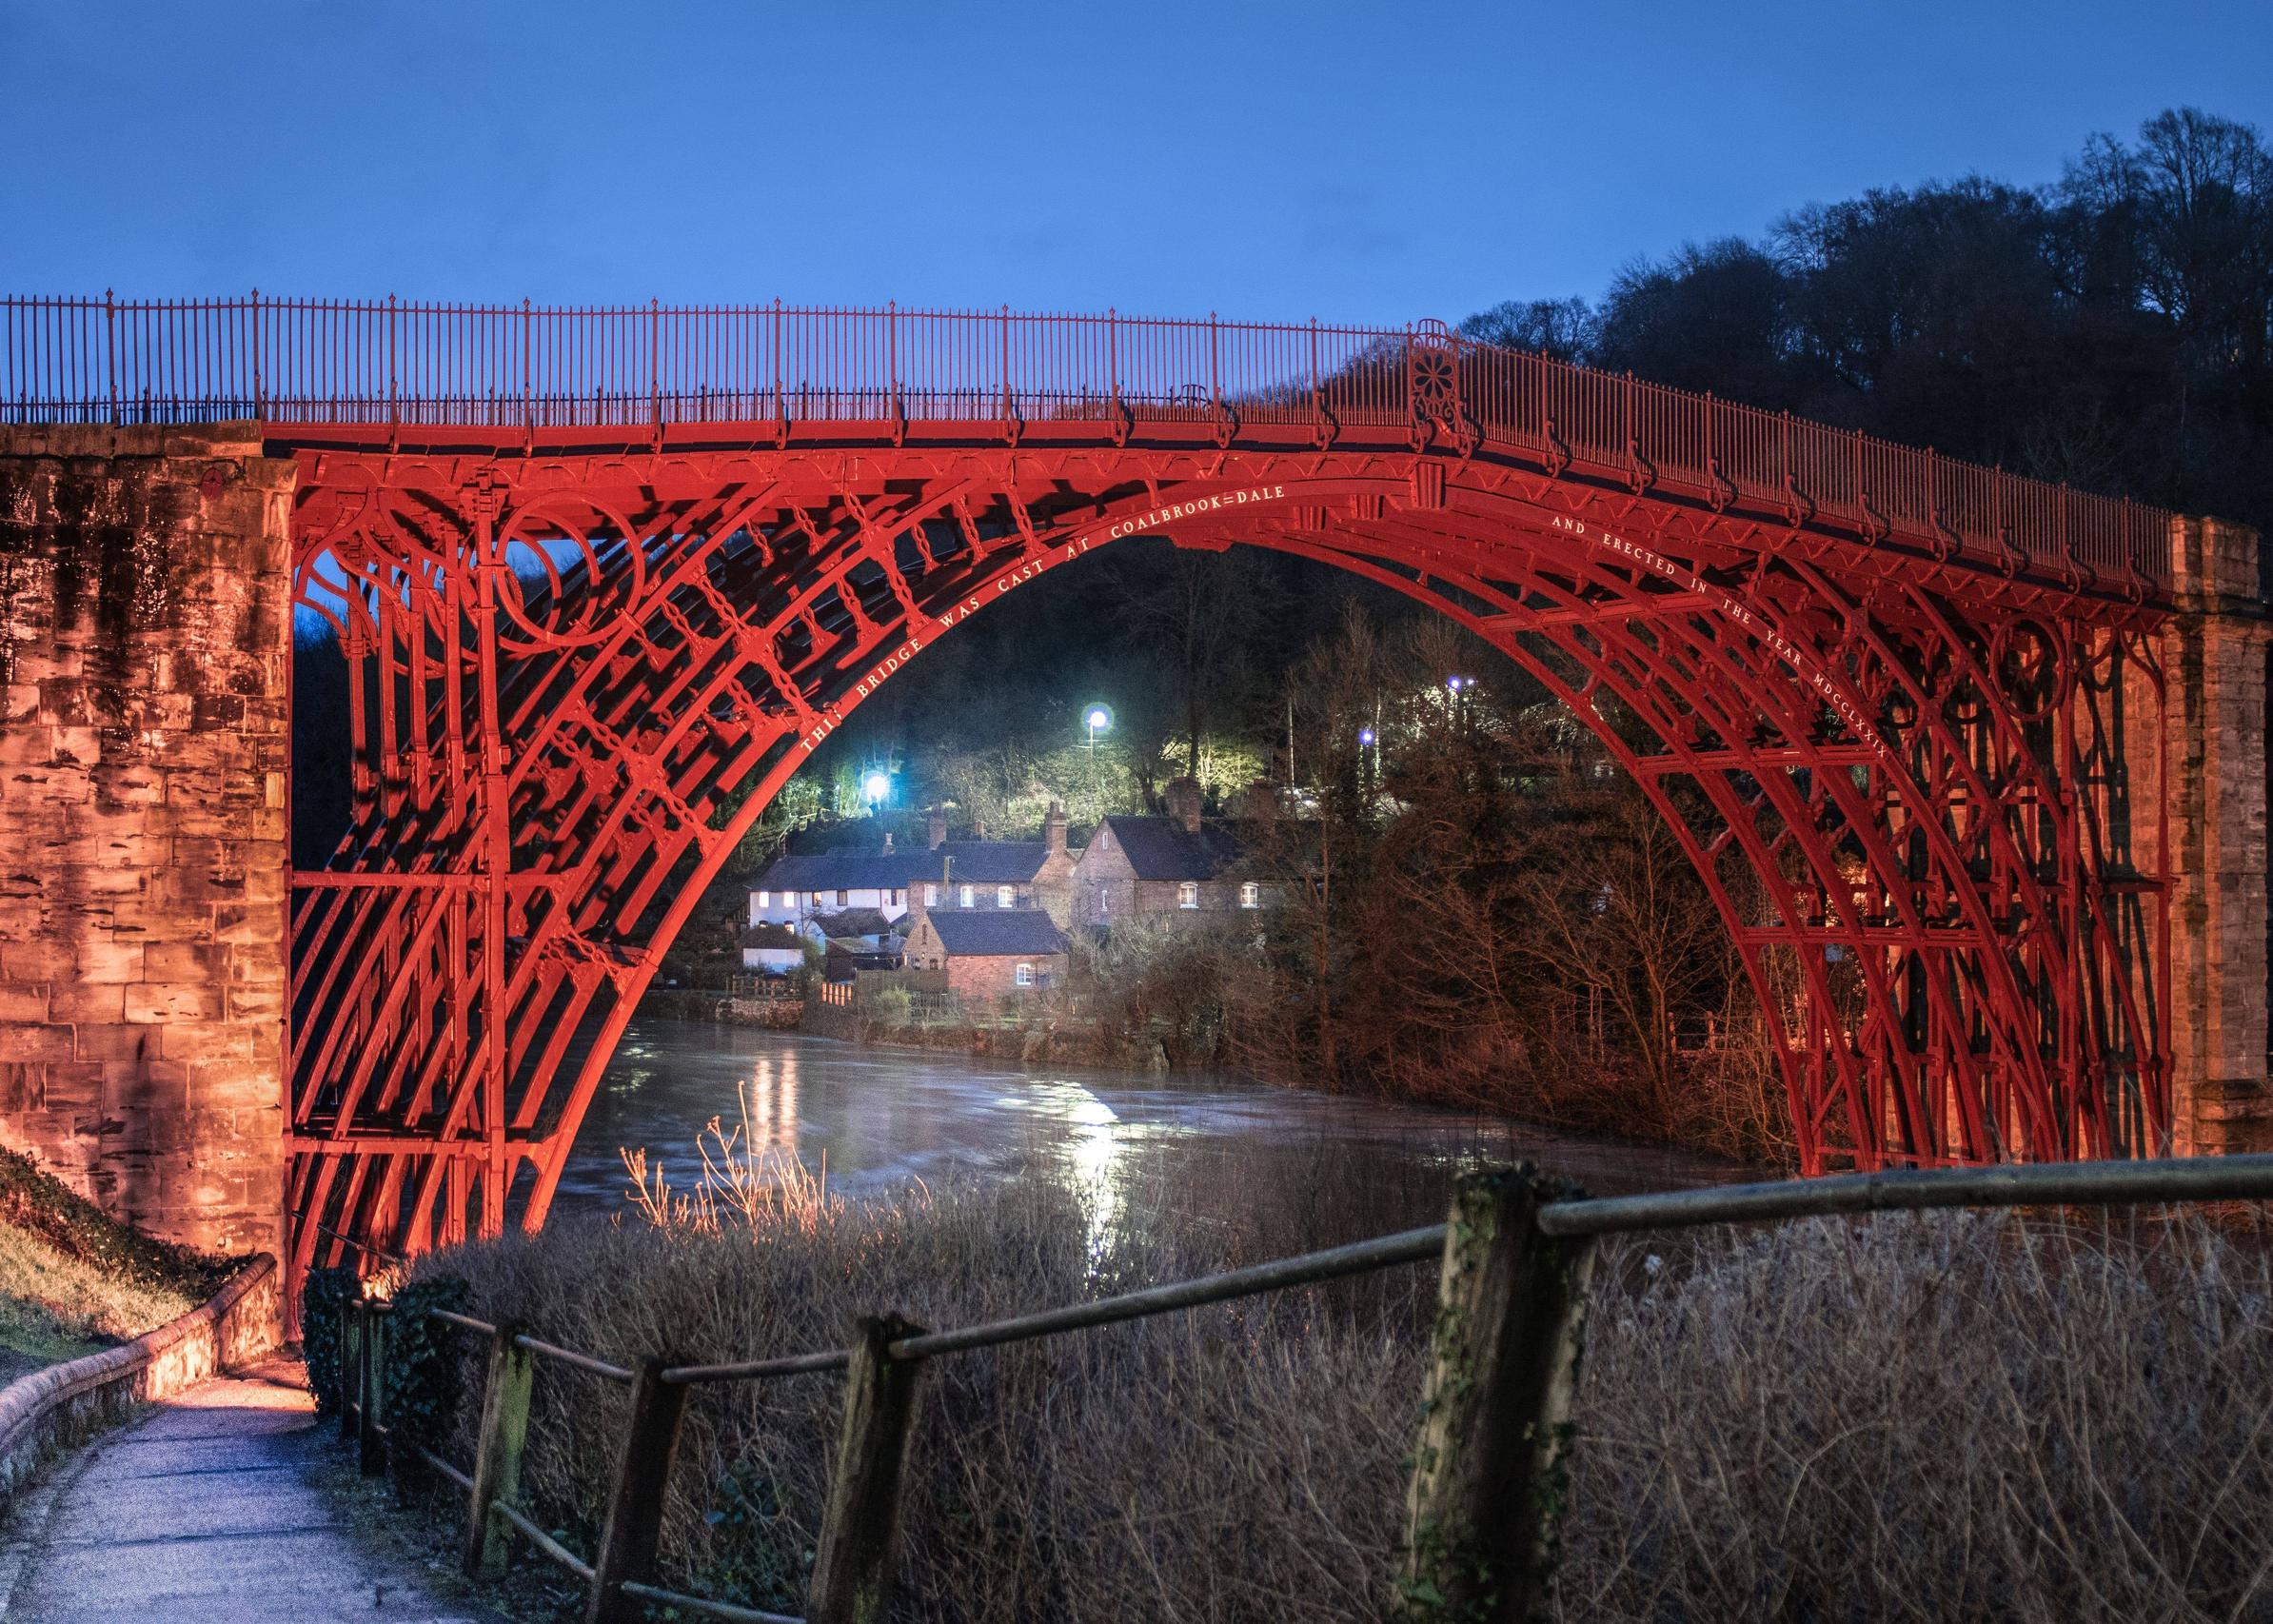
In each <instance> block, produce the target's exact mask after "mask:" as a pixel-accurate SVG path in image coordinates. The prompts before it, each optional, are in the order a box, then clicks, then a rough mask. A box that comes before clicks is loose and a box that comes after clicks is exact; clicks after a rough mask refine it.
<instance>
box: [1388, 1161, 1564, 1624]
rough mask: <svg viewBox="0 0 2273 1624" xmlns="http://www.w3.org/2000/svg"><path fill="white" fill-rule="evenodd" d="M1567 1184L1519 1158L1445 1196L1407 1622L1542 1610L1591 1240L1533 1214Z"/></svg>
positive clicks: (1409, 1551)
mask: <svg viewBox="0 0 2273 1624" xmlns="http://www.w3.org/2000/svg"><path fill="white" fill-rule="evenodd" d="M1577 1194H1578V1192H1577V1191H1576V1190H1575V1189H1572V1188H1570V1187H1568V1186H1565V1185H1562V1184H1560V1183H1558V1182H1555V1181H1552V1180H1548V1179H1543V1178H1539V1177H1538V1176H1537V1175H1536V1174H1535V1173H1534V1172H1533V1170H1532V1168H1531V1167H1529V1166H1528V1165H1526V1166H1521V1167H1512V1168H1496V1169H1493V1170H1492V1171H1491V1172H1487V1173H1480V1174H1472V1175H1470V1176H1469V1177H1467V1178H1462V1179H1461V1180H1460V1183H1459V1186H1458V1188H1457V1189H1456V1190H1455V1191H1454V1193H1453V1210H1452V1218H1451V1222H1450V1224H1449V1226H1448V1228H1447V1231H1446V1235H1445V1242H1444V1270H1443V1275H1442V1278H1441V1281H1440V1283H1439V1287H1438V1305H1437V1314H1436V1330H1435V1337H1434V1347H1433V1358H1432V1360H1431V1363H1430V1367H1429V1376H1428V1381H1427V1385H1426V1386H1425V1387H1424V1388H1423V1390H1422V1396H1421V1424H1420V1436H1419V1438H1418V1440H1417V1441H1416V1443H1415V1445H1414V1449H1413V1484H1412V1489H1411V1493H1410V1495H1409V1496H1408V1499H1407V1525H1406V1557H1405V1572H1404V1574H1403V1576H1402V1578H1401V1580H1400V1582H1399V1586H1398V1592H1399V1594H1398V1602H1399V1605H1400V1607H1401V1609H1402V1612H1403V1614H1404V1616H1406V1617H1408V1618H1413V1619H1430V1620H1439V1619H1442V1620H1452V1619H1459V1620H1463V1621H1467V1620H1474V1621H1477V1624H1513V1621H1515V1620H1519V1619H1530V1618H1534V1617H1540V1616H1544V1615H1545V1614H1546V1612H1547V1604H1548V1598H1549V1594H1550V1588H1551V1586H1552V1582H1553V1575H1554V1561H1555V1553H1556V1543H1557V1537H1558V1530H1559V1524H1560V1521H1561V1518H1562V1513H1563V1504H1564V1498H1565V1487H1566V1482H1567V1477H1568V1474H1567V1471H1566V1467H1565V1456H1566V1455H1567V1452H1568V1451H1569V1448H1570V1443H1571V1419H1570V1417H1571V1395H1572V1392H1573V1390H1574V1388H1575V1387H1576V1385H1577V1380H1578V1357H1579V1350H1580V1346H1581V1343H1582V1340H1583V1332H1584V1328H1585V1321H1586V1311H1587V1283H1588V1279H1589V1277H1590V1276H1591V1273H1592V1270H1593V1261H1594V1242H1593V1238H1592V1237H1591V1236H1576V1237H1557V1236H1550V1235H1546V1234H1543V1233H1541V1231H1540V1229H1539V1226H1538V1214H1539V1209H1540V1208H1541V1207H1542V1206H1544V1205H1546V1204H1547V1203H1548V1202H1549V1201H1551V1200H1556V1199H1567V1198H1572V1197H1575V1196H1576V1195H1577Z"/></svg>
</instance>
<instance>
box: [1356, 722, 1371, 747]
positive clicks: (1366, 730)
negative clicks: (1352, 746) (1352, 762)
mask: <svg viewBox="0 0 2273 1624" xmlns="http://www.w3.org/2000/svg"><path fill="white" fill-rule="evenodd" d="M1357 743H1359V744H1361V745H1363V746H1364V747H1365V748H1366V749H1369V750H1370V749H1372V748H1373V747H1374V730H1373V729H1372V728H1370V727H1360V728H1359V729H1358V730H1357Z"/></svg>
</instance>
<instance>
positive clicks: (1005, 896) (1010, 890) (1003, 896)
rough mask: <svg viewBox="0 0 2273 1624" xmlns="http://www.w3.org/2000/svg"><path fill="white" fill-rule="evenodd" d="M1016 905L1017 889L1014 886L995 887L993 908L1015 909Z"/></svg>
mask: <svg viewBox="0 0 2273 1624" xmlns="http://www.w3.org/2000/svg"><path fill="white" fill-rule="evenodd" d="M995 906H997V907H998V908H1015V907H1017V906H1018V887H1017V886H1016V885H998V886H996V887H995Z"/></svg>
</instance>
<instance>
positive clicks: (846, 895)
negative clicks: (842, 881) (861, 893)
mask: <svg viewBox="0 0 2273 1624" xmlns="http://www.w3.org/2000/svg"><path fill="white" fill-rule="evenodd" d="M850 901H852V893H851V892H850V891H840V892H838V893H837V905H838V906H839V907H840V908H841V907H843V906H844V905H845V904H847V903H848V902H850Z"/></svg>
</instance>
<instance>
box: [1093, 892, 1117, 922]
mask: <svg viewBox="0 0 2273 1624" xmlns="http://www.w3.org/2000/svg"><path fill="white" fill-rule="evenodd" d="M1112 911H1113V887H1112V886H1110V885H1100V886H1098V887H1097V918H1099V919H1103V918H1104V917H1105V916H1106V915H1107V914H1109V913H1111V912H1112Z"/></svg>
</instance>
